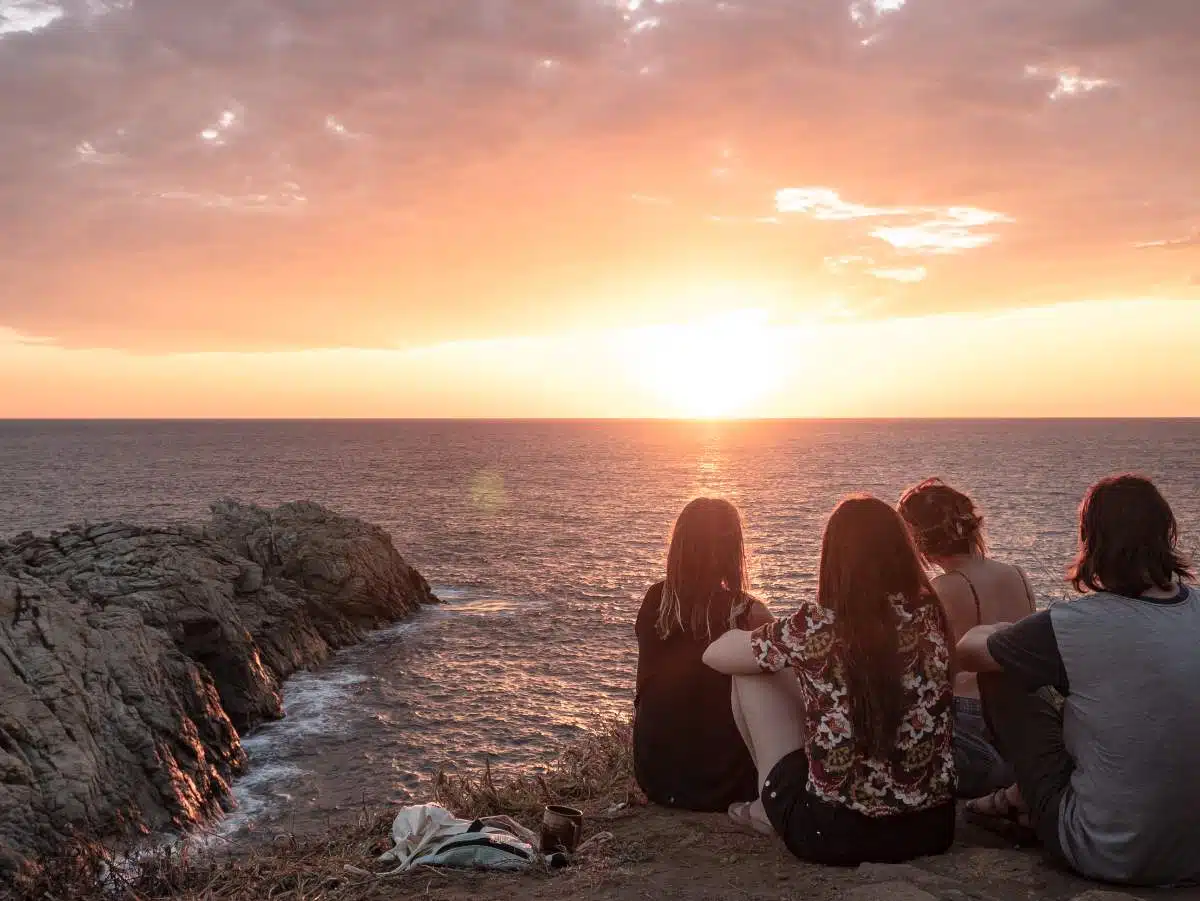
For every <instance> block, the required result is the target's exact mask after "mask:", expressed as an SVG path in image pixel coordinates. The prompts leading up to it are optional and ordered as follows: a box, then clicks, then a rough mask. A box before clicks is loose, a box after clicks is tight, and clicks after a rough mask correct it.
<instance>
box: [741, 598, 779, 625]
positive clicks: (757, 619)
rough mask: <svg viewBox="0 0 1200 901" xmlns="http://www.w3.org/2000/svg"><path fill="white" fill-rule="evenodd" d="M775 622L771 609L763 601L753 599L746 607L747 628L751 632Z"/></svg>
mask: <svg viewBox="0 0 1200 901" xmlns="http://www.w3.org/2000/svg"><path fill="white" fill-rule="evenodd" d="M773 622H775V617H773V616H771V611H770V610H768V609H767V605H766V604H764V603H763V602H762V601H758V600H756V601H753V602H751V604H750V606H749V607H748V608H747V609H746V617H745V624H746V629H747V630H749V631H751V632H753V631H754V630H755V629H759V628H761V627H762V626H765V625H767V624H768V623H773Z"/></svg>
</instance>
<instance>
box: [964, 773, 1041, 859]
mask: <svg viewBox="0 0 1200 901" xmlns="http://www.w3.org/2000/svg"><path fill="white" fill-rule="evenodd" d="M1010 788H1011V786H1010ZM1008 792H1009V789H1008V788H1000V789H997V790H996V791H994V792H992V793H991V794H990V795H985V796H984V797H982V798H976V799H975V800H974V801H968V802H967V814H966V816H967V822H968V823H971V824H973V825H975V826H979V827H980V828H981V829H986V830H987V831H988V832H992V833H995V834H996V835H999V836H1001V837H1003V838H1006V839H1008V840H1009V841H1012V842H1014V843H1016V844H1018V845H1036V844H1038V843H1039V842H1038V837H1037V832H1036V831H1035V830H1034V828H1033V822H1032V820H1030V818H1029V811H1028V810H1025V809H1022V808H1021V807H1019V806H1018V805H1017V804H1014V803H1013V801H1012V799H1011V798H1010V797H1009V794H1008Z"/></svg>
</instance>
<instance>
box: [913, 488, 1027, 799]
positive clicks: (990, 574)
mask: <svg viewBox="0 0 1200 901" xmlns="http://www.w3.org/2000/svg"><path fill="white" fill-rule="evenodd" d="M899 510H900V515H901V516H903V517H904V521H905V522H907V523H908V527H909V529H910V530H911V531H912V535H913V540H914V541H915V542H916V545H917V550H918V551H919V552H920V554H921V557H922V559H923V560H924V561H925V562H926V563H927V564H929V565H930V566H934V567H937V568H938V569H940V570H941V571H942V575H940V576H938V577H937V578H936V579H934V580H933V590H934V591H936V592H937V595H938V598H939V599H940V600H941V602H942V607H943V608H944V609H945V611H946V616H947V617H948V618H949V620H950V629H951V631H952V632H953V633H954V640H955V641H956V642H957V641H958V640H959V639H960V638H962V637H963V635H965V634H966V633H967V631H968V630H970V629H972V628H974V627H975V626H981V625H988V624H990V623H1012V622H1016V621H1017V620H1019V619H1021V618H1023V617H1026V616H1029V615H1030V614H1031V613H1034V612H1035V611H1036V607H1035V605H1034V600H1033V589H1032V588H1030V586H1029V579H1028V578H1026V576H1025V573H1024V572H1023V571H1022V570H1021V568H1020V567H1018V566H1013V565H1011V564H1008V563H1001V562H1000V561H999V560H993V559H991V558H990V557H988V555H987V541H986V539H985V538H984V534H983V517H982V516H981V515H980V514H979V512H978V511H977V510H976V509H975V504H974V502H973V501H972V500H971V499H970V498H969V497H967V496H966V495H965V494H963V493H962V492H961V491H956V490H955V489H953V488H951V487H950V486H949V485H947V484H945V483H944V482H942V481H941V480H940V479H926V480H925V481H923V482H921V483H920V484H918V485H914V486H913V487H912V488H910V489H908V491H906V492H904V495H903V496H902V497H901V498H900V504H899ZM954 766H955V769H956V770H957V773H958V796H959V797H960V798H978V797H980V796H982V795H987V794H991V793H992V792H994V791H996V790H997V789H1000V788H1006V787H1008V786H1009V785H1012V783H1013V782H1014V781H1015V779H1016V775H1015V774H1014V773H1013V771H1012V767H1011V766H1009V765H1008V763H1007V762H1005V760H1004V758H1003V757H1001V756H1000V752H999V751H997V750H996V748H995V747H994V746H993V745H992V743H991V739H990V736H989V735H988V731H987V726H986V725H985V724H984V721H983V711H982V709H981V707H980V704H979V685H978V683H977V682H976V679H975V674H974V673H962V672H960V673H958V674H957V675H956V676H955V679H954Z"/></svg>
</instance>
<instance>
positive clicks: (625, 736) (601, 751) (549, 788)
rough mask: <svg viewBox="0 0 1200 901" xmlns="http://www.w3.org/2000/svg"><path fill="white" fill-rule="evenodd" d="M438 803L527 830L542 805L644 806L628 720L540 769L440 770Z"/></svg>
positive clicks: (568, 748)
mask: <svg viewBox="0 0 1200 901" xmlns="http://www.w3.org/2000/svg"><path fill="white" fill-rule="evenodd" d="M434 797H435V799H436V800H437V802H438V803H439V804H441V805H442V806H443V807H445V808H447V809H448V810H450V811H452V812H454V813H455V814H456V815H458V816H460V817H466V818H470V819H475V818H476V817H487V816H497V815H501V814H503V815H507V816H510V817H512V818H513V819H514V820H517V821H518V822H521V823H524V824H525V825H527V826H530V827H531V828H532V827H534V826H536V824H537V823H538V822H540V820H541V815H542V808H543V807H545V805H547V804H568V805H570V806H572V807H578V808H580V809H582V810H584V811H586V812H589V813H596V812H598V811H601V810H605V809H608V808H610V807H613V806H615V805H621V804H624V805H633V804H643V803H645V799H644V797H643V796H642V794H641V790H640V789H639V788H638V785H637V781H636V780H635V779H634V774H633V724H632V723H631V722H630V721H629V720H611V721H608V722H605V723H602V724H601V725H600V727H599V728H598V729H597V730H596V731H595V732H591V733H589V734H588V735H586V736H584V737H583V738H582V739H580V740H579V741H576V742H573V743H571V744H569V745H567V746H565V747H564V748H563V749H562V751H561V752H560V754H559V756H558V758H557V759H556V760H555V761H554V762H553V763H551V764H550V765H549V766H548V767H547V769H546V772H545V773H532V774H528V773H522V774H519V775H516V776H508V777H501V778H500V779H499V780H498V779H497V778H496V777H495V776H494V774H493V773H492V769H491V767H490V766H485V767H484V771H483V773H482V775H480V776H478V777H472V776H461V775H450V774H447V773H446V772H445V771H442V772H439V773H438V775H437V779H436V782H435V784H434Z"/></svg>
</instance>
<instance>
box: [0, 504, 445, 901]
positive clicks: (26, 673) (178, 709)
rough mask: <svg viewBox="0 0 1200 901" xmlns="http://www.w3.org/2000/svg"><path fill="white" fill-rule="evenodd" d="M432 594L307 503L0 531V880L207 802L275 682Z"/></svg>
mask: <svg viewBox="0 0 1200 901" xmlns="http://www.w3.org/2000/svg"><path fill="white" fill-rule="evenodd" d="M433 601H436V598H434V597H433V595H432V594H431V592H430V590H429V586H428V584H427V583H426V582H425V580H424V579H423V578H421V576H420V575H419V574H418V573H417V572H416V571H415V570H414V569H412V568H411V567H410V566H408V564H406V563H405V562H404V560H403V558H401V556H400V555H399V553H398V552H397V551H396V549H395V547H394V546H393V545H392V542H391V539H390V538H389V537H388V535H387V533H386V532H384V531H383V530H382V529H379V528H378V527H376V526H372V525H370V524H368V523H364V522H362V521H360V520H357V519H352V518H349V517H344V516H338V515H337V514H334V513H331V512H329V511H328V510H325V509H324V508H322V507H320V506H318V505H315V504H308V503H297V504H287V505H284V506H282V507H279V508H277V509H275V510H264V509H261V508H259V507H254V506H249V505H243V504H238V503H235V502H233V501H222V502H220V503H218V504H216V505H214V507H213V516H212V520H211V521H210V522H208V523H206V524H204V525H203V526H202V527H195V526H187V525H180V526H170V527H156V528H148V527H140V526H134V525H129V524H125V523H103V524H93V525H90V526H86V527H85V526H71V527H70V528H68V529H67V530H66V531H65V532H58V533H55V534H53V535H51V536H49V537H38V536H34V535H32V534H29V533H24V534H22V535H19V536H17V537H16V538H14V539H12V540H11V541H10V542H7V543H4V542H0V879H2V878H3V870H4V869H5V868H8V869H12V868H14V867H16V866H19V865H22V861H23V860H24V859H25V858H27V857H29V856H35V855H38V854H43V853H46V852H50V851H53V850H54V849H55V848H57V847H58V846H59V845H60V844H61V843H62V842H63V841H64V840H65V839H66V838H67V837H68V836H70V835H72V834H75V833H80V834H83V835H85V836H90V837H103V836H110V835H115V834H120V833H128V832H130V831H140V830H147V829H161V828H165V827H167V826H171V825H176V826H184V825H187V824H191V823H196V822H199V821H202V820H204V819H205V818H207V817H209V816H210V815H212V814H213V813H215V812H217V811H218V810H219V809H220V807H221V806H222V805H224V804H227V803H228V801H229V798H230V794H229V786H230V781H231V780H232V778H233V777H234V776H235V775H236V774H237V773H238V772H239V771H240V770H241V768H242V767H243V766H244V763H245V755H244V753H243V751H242V748H241V744H240V742H239V739H238V731H237V730H243V731H244V730H246V729H248V728H251V727H253V726H254V725H255V724H256V723H259V722H261V721H263V720H265V719H272V718H277V717H279V716H281V715H282V712H283V711H282V704H281V700H280V695H279V684H280V682H281V681H282V680H283V679H285V678H287V676H288V675H290V674H291V673H292V672H294V671H295V670H296V669H298V668H301V667H307V666H312V665H314V664H317V663H320V662H321V661H323V660H324V659H325V658H326V657H327V656H328V655H329V653H330V652H331V650H333V649H336V648H339V647H343V646H346V645H349V644H352V643H354V642H355V641H358V640H359V639H361V638H362V637H363V635H364V634H365V633H366V631H367V630H369V629H371V628H374V627H377V626H380V625H382V624H384V623H387V622H391V621H394V620H396V619H399V618H401V617H403V616H405V615H406V614H408V613H410V612H412V611H414V610H415V609H417V608H418V607H419V606H420V605H421V604H423V603H430V602H433Z"/></svg>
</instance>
